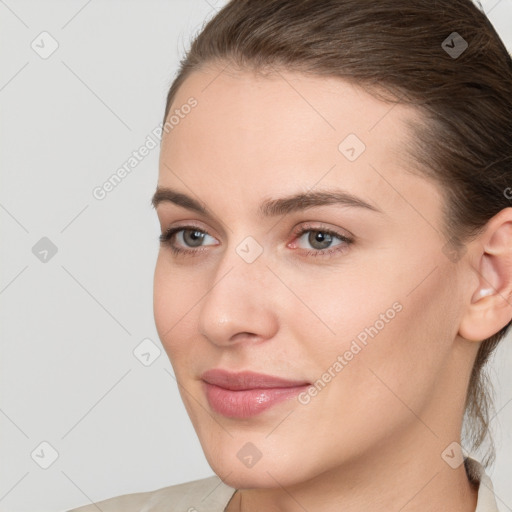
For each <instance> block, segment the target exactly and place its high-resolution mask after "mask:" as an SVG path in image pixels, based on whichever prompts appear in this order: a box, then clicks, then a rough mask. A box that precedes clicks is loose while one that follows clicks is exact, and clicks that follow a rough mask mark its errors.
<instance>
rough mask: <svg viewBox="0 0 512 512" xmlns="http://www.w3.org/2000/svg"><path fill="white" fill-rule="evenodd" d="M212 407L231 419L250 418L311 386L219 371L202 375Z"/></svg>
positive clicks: (255, 374) (275, 378) (244, 373)
mask: <svg viewBox="0 0 512 512" xmlns="http://www.w3.org/2000/svg"><path fill="white" fill-rule="evenodd" d="M201 378H202V380H203V389H204V392H205V394H206V398H207V400H208V403H209V404H210V407H211V408H212V409H214V410H215V411H216V412H218V413H219V414H222V415H223V416H226V417H228V418H249V417H252V416H255V415H257V414H260V413H261V412H263V411H265V410H267V409H269V408H270V407H273V406H274V405H277V404H278V403H280V402H283V401H284V400H287V399H290V398H293V397H294V396H295V395H297V394H298V393H300V392H301V391H303V390H304V389H306V388H307V387H309V386H310V385H311V383H310V382H307V381H304V380H300V381H299V380H288V379H283V378H281V377H275V376H273V375H266V374H262V373H255V372H251V371H244V372H239V373H232V372H229V371H227V370H222V369H220V368H215V369H212V370H208V371H206V372H204V373H203V374H202V375H201Z"/></svg>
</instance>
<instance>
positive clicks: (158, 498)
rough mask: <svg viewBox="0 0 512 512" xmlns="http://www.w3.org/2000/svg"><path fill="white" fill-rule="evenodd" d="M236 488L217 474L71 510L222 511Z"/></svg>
mask: <svg viewBox="0 0 512 512" xmlns="http://www.w3.org/2000/svg"><path fill="white" fill-rule="evenodd" d="M235 490H236V489H233V488H232V487H229V486H228V485H226V484H225V483H224V482H223V481H222V480H221V479H220V478H219V477H218V476H216V475H214V476H211V477H208V478H202V479H200V480H193V481H191V482H185V483H182V484H177V485H171V486H169V487H163V488H161V489H156V490H154V491H149V492H140V493H135V494H124V495H122V496H116V497H114V498H110V499H107V500H103V501H99V502H96V503H92V504H90V505H85V506H83V507H79V508H74V509H73V510H69V511H68V512H98V510H101V511H102V512H141V511H144V512H163V511H166V512H173V511H180V512H222V511H223V510H224V508H225V507H226V505H227V504H228V501H229V500H230V499H231V497H232V495H233V494H234V493H235Z"/></svg>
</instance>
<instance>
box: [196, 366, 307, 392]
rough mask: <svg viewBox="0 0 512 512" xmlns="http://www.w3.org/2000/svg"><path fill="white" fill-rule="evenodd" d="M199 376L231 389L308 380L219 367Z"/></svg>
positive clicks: (292, 384) (299, 383) (281, 385)
mask: <svg viewBox="0 0 512 512" xmlns="http://www.w3.org/2000/svg"><path fill="white" fill-rule="evenodd" d="M201 378H202V379H203V380H204V381H205V382H208V383H209V384H214V385H215V386H219V387H221V388H225V389H229V390H231V391H240V390H244V389H265V388H291V387H296V386H305V385H306V384H309V382H307V381H305V380H300V381H299V380H287V379H283V378H281V377H274V376H273V375H266V374H263V373H255V372H250V371H245V372H238V373H233V372H229V371H227V370H222V369H220V368H214V369H212V370H207V371H206V372H204V373H203V374H202V375H201Z"/></svg>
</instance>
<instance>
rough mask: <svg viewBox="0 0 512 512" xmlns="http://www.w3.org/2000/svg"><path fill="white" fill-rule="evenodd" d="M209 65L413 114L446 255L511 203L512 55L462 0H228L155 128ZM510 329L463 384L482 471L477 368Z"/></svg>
mask: <svg viewBox="0 0 512 512" xmlns="http://www.w3.org/2000/svg"><path fill="white" fill-rule="evenodd" d="M454 32H457V33H458V34H459V36H457V35H455V34H453V33H454ZM461 37H462V39H461ZM454 38H455V39H454ZM465 42H467V45H468V46H467V48H465V49H464V47H465ZM461 49H464V51H462V53H460V51H461ZM455 50H458V52H457V51H455ZM457 53H460V54H459V55H458V54H457ZM214 63H220V64H224V65H225V64H227V63H230V64H231V65H234V66H239V67H240V68H241V69H246V70H254V71H260V72H264V71H265V70H267V71H268V70H272V68H276V69H282V70H287V71H296V72H301V73H306V74H311V75H314V76H319V75H324V76H330V77H339V78H341V79H344V80H346V81H349V82H351V83H353V84H355V85H357V86H359V87H361V88H364V89H365V90H366V91H367V92H369V93H370V94H373V95H374V96H375V97H377V98H378V99H381V100H382V101H388V102H390V103H404V104H406V103H408V104H410V105H413V106H414V107H416V108H417V109H418V110H419V111H420V112H421V113H422V114H423V115H422V121H421V124H416V123H412V122H411V123H410V124H409V125H408V126H409V127H410V129H411V133H412V134H413V137H412V138H411V141H410V145H409V146H408V149H409V150H410V155H411V157H412V160H411V165H412V166H413V167H417V170H418V171H419V172H420V173H422V174H423V175H426V176H428V177H431V178H433V179H435V180H437V182H439V183H440V184H441V185H444V186H443V187H442V189H443V194H444V195H445V204H444V214H445V215H444V219H445V222H444V226H443V234H444V235H445V237H446V240H447V241H448V244H449V247H452V248H453V249H454V250H455V254H457V253H458V254H460V253H461V251H463V250H464V243H465V242H467V241H468V240H470V239H471V238H472V237H474V236H477V235H478V234H479V233H480V232H481V230H482V229H483V228H484V227H485V224H486V223H487V221H488V220H489V219H491V217H493V216H494V215H496V214H497V213H498V212H499V211H500V210H502V209H503V208H506V207H508V206H510V205H511V203H510V200H509V198H508V197H507V194H506V193H505V190H507V189H508V187H509V186H511V185H512V59H511V56H510V54H509V52H508V51H507V49H506V48H505V46H504V44H503V42H502V41H501V39H500V37H499V36H498V34H497V33H496V31H495V29H494V28H493V26H492V25H491V23H490V21H489V20H488V18H487V17H486V15H485V13H484V12H483V9H482V7H481V5H480V7H479V8H477V6H476V5H475V4H473V3H472V1H471V0H435V1H432V0H231V1H230V2H229V3H227V4H226V5H225V6H224V7H223V8H222V9H221V10H220V11H219V12H218V13H217V14H216V15H215V16H214V17H213V18H212V19H211V20H209V21H208V23H206V25H205V26H203V28H202V30H201V31H200V33H199V34H198V35H197V36H195V38H194V40H193V42H192V45H191V48H190V50H189V51H188V52H187V54H186V56H185V58H184V59H182V61H181V64H180V68H179V70H178V72H177V74H176V76H175V79H174V80H173V83H172V85H171V87H170V90H169V93H168V96H167V104H166V108H165V115H164V123H165V121H166V119H167V115H168V113H169V110H170V108H171V104H172V102H173V99H174V97H175V95H176V92H177V90H178V88H179V87H180V86H181V84H182V83H183V82H184V80H185V79H186V78H187V77H188V76H189V75H190V73H191V72H192V71H194V70H196V69H199V68H200V67H201V66H203V65H205V64H214ZM511 323H512V322H509V323H508V324H507V325H506V326H505V327H503V328H502V329H501V330H500V331H499V332H497V333H495V334H494V335H493V336H491V337H490V338H488V339H486V340H483V342H482V343H481V345H480V348H479V350H478V354H477V357H476V360H475V363H474V366H473V369H472V374H471V377H470V381H469V385H468V391H467V397H466V403H465V414H464V427H465V429H467V432H466V435H467V438H468V441H469V442H470V450H469V451H470V452H471V453H472V452H473V451H474V450H477V449H478V448H480V447H481V446H483V442H484V440H486V439H488V441H489V443H490V447H489V448H488V450H487V452H486V454H485V455H486V456H485V457H483V458H482V464H483V465H484V466H488V465H489V464H492V463H493V462H494V460H495V450H494V443H493V441H492V437H491V435H490V432H489V422H490V412H489V411H490V407H492V405H493V400H492V396H491V395H492V392H493V390H492V387H491V385H490V381H489V379H488V377H487V375H486V374H485V369H486V368H485V367H484V365H485V363H486V362H487V360H488V359H489V356H490V355H491V354H492V353H493V351H494V349H495V348H496V346H497V344H498V343H499V341H501V339H502V338H503V337H504V336H505V334H506V332H507V330H508V328H509V326H510V325H511ZM468 422H469V424H468Z"/></svg>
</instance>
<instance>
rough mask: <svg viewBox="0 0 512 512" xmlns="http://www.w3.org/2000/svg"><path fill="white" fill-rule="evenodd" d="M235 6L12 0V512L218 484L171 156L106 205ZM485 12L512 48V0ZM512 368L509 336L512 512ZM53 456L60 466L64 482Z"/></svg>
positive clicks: (7, 342)
mask: <svg viewBox="0 0 512 512" xmlns="http://www.w3.org/2000/svg"><path fill="white" fill-rule="evenodd" d="M224 3H225V1H223V0H217V1H214V0H166V1H156V0H153V1H147V2H143V1H126V0H124V1H120V0H117V1H113V0H108V1H107V0H104V1H99V0H92V1H91V0H89V1H84V0H80V1H75V0H72V1H71V0H66V1H63V0H62V1H54V0H53V1H44V2H43V1H21V0H17V1H16V0H5V1H2V0H0V48H2V54H1V59H2V61H1V73H0V104H1V117H0V119H1V123H0V130H1V134H0V140H1V158H2V175H1V176H2V182H1V187H0V222H1V229H2V243H1V244H0V250H1V266H0V269H1V272H0V325H1V329H2V354H1V357H0V365H1V366H0V379H1V390H2V395H1V408H0V429H1V431H0V439H1V446H0V449H1V452H0V460H1V462H2V463H1V464H0V511H2V512H29V511H30V512H36V511H37V512H39V511H41V512H44V511H58V510H65V509H68V508H72V507H76V506H79V505H82V504H86V503H89V502H90V501H91V500H93V501H96V500H101V499H105V498H108V497H111V496H116V495H119V494H125V493H131V492H138V491H146V490H152V489H156V488H159V487H164V486H167V485H171V484H175V483H180V482H184V481H188V480H193V479H197V478H203V477H206V476H209V475H212V474H213V472H212V470H211V469H210V467H209V466H208V464H207V462H206V460H205V458H204V456H203V453H202V450H201V447H200V445H199V442H198V440H197V438H196V435H195V432H194V430H193V427H192V425H191V423H190V420H189V418H188V416H187V414H186V411H185V409H184V407H183V405H182V402H181V399H180V397H179V394H178V390H177V386H176V383H175V381H174V378H173V372H172V369H171V365H170V363H169V361H168V359H167V356H166V355H165V352H164V351H163V348H162V347H161V344H160V342H159V340H158V336H157V332H156V329H155V326H154V319H153V310H152V307H153V305H152V300H153V297H152V286H153V270H154V265H155V261H156V255H157V252H158V235H159V225H158V221H157V217H156V213H155V212H154V211H153V210H152V208H151V207H150V204H149V200H150V197H151V195H152V193H153V191H154V188H155V186H156V180H157V175H158V168H157V164H158V147H156V148H154V149H152V150H151V151H150V153H149V155H148V156H147V157H145V158H144V159H143V160H142V161H141V162H140V163H139V164H138V165H137V166H136V167H135V168H134V169H133V170H132V171H131V173H130V174H128V175H127V176H126V178H125V179H124V180H123V181H122V182H121V183H120V184H119V185H118V186H117V187H116V188H115V189H114V190H113V191H112V192H110V193H109V194H108V195H107V196H106V197H105V198H104V199H103V200H98V199H95V198H94V197H93V194H92V191H93V189H94V187H97V186H101V185H102V184H103V183H104V182H105V181H106V180H107V179H108V178H109V177H110V176H111V175H112V174H113V173H114V172H115V171H116V170H117V169H118V168H119V167H121V166H122V165H123V164H124V163H125V162H126V161H127V159H128V158H129V157H130V156H131V153H132V152H133V151H135V150H137V149H138V148H140V147H141V146H142V145H143V144H144V143H145V141H146V140H147V137H148V135H150V134H151V132H152V130H153V129H154V128H155V127H157V126H158V125H159V124H160V122H161V118H162V115H163V110H164V105H165V96H166V92H167V90H168V87H169V85H170V83H171V79H172V77H173V76H174V73H175V71H176V69H177V66H178V63H179V59H180V58H181V57H182V55H183V51H184V49H185V48H187V47H188V42H189V38H190V36H191V35H192V34H193V33H195V32H196V31H197V30H199V29H200V27H201V25H202V23H203V22H204V21H205V19H207V18H209V17H210V16H212V15H213V14H214V13H215V10H216V9H218V8H219V7H221V6H222V5H223V4H224ZM482 5H483V7H484V9H485V11H486V12H487V13H489V18H490V19H491V21H492V22H493V24H494V25H495V27H496V29H497V31H498V32H499V34H500V35H501V37H502V38H503V40H504V42H505V44H506V45H507V47H508V48H509V50H510V49H511V48H512V0H500V1H496V0H492V1H483V2H482ZM454 30H456V27H454ZM43 31H46V32H48V33H49V34H50V35H51V38H53V39H54V40H55V41H57V43H58V48H57V50H56V51H55V52H54V53H53V54H52V55H50V56H49V57H48V58H42V57H41V56H40V54H38V53H36V51H35V50H34V49H33V48H32V47H31V44H32V42H33V41H35V42H34V45H35V46H36V48H38V51H39V52H40V53H41V52H44V51H49V50H50V49H51V44H52V39H50V38H49V36H40V34H41V32H43ZM511 185H512V184H511ZM43 237H47V238H48V239H49V240H51V242H52V243H53V244H54V245H55V246H56V248H57V253H56V254H55V255H54V256H52V255H51V252H50V253H48V255H47V256H46V258H47V261H46V262H42V261H40V259H39V258H44V256H45V253H44V252H40V253H39V256H38V257H36V255H35V254H34V253H33V247H34V246H35V245H36V244H37V243H38V242H39V241H40V240H41V238H43ZM39 243H43V244H44V243H45V242H39ZM36 247H39V246H36ZM44 248H45V247H39V249H38V250H39V251H44ZM36 252H38V251H36ZM146 338H149V339H150V340H152V342H153V344H154V346H155V347H159V348H160V350H161V354H160V356H159V357H157V358H156V360H155V361H154V362H153V363H152V364H151V365H150V366H145V365H144V364H142V363H141V362H140V360H139V359H137V358H136V357H135V356H134V354H133V351H134V349H135V348H136V347H137V346H138V345H139V344H140V343H141V342H142V340H144V339H146ZM146 343H148V342H146ZM153 350H155V349H153ZM145 357H146V358H147V357H148V356H145ZM511 369H512V350H511V343H510V339H509V338H508V339H507V340H506V341H505V342H504V343H502V346H501V348H500V349H499V350H498V351H497V353H496V356H495V358H494V362H493V369H492V371H491V377H492V380H493V382H494V383H495V387H496V391H497V394H496V410H497V411H499V412H498V414H497V416H496V418H495V419H494V420H493V428H494V431H495V439H496V443H497V449H498V457H497V461H496V464H495V466H494V467H493V468H491V469H490V470H489V473H490V475H491V478H492V479H493V481H494V484H495V491H496V494H497V496H498V503H499V506H500V509H501V510H502V511H503V512H504V511H507V510H512V488H511V486H510V481H511V476H512V470H511V463H512V436H511V430H512V428H511V427H512V385H511V384H512V378H511V373H512V372H511ZM42 442H47V443H49V444H50V445H51V446H52V447H53V449H55V450H56V452H58V458H57V459H56V460H55V462H53V464H52V465H50V466H49V467H48V469H42V468H41V467H40V465H41V464H43V465H44V464H45V463H49V462H51V456H52V451H51V449H50V448H49V447H48V446H46V445H41V443H42Z"/></svg>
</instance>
